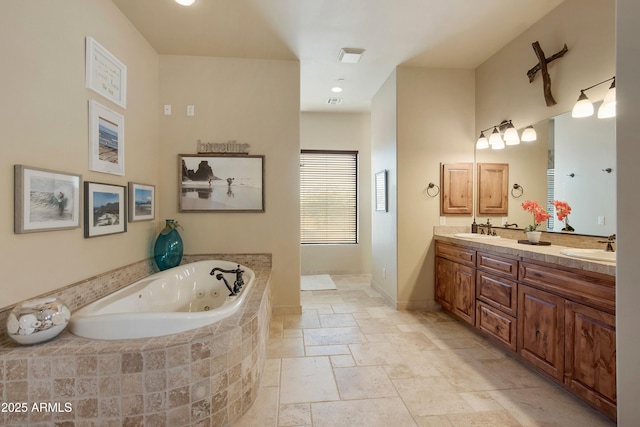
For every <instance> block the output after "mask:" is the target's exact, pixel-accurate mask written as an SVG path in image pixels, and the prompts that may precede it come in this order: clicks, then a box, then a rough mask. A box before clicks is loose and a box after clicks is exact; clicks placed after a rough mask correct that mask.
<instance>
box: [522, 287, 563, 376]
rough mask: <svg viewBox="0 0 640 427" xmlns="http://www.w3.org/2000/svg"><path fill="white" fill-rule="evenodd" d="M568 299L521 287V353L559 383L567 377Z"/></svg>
mask: <svg viewBox="0 0 640 427" xmlns="http://www.w3.org/2000/svg"><path fill="white" fill-rule="evenodd" d="M564 303H565V300H564V298H561V297H559V296H557V295H553V294H550V293H548V292H544V291H541V290H538V289H534V288H530V287H529V286H524V285H520V286H519V287H518V353H519V354H520V355H521V356H522V358H523V359H525V360H527V361H529V362H530V363H531V364H533V365H534V366H536V367H537V368H539V369H541V370H543V371H545V372H547V373H548V374H549V375H551V376H552V377H554V378H556V379H557V380H559V381H562V380H563V377H564Z"/></svg>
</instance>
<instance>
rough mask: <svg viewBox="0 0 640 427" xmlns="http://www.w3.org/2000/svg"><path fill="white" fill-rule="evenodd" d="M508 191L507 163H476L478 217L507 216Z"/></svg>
mask: <svg viewBox="0 0 640 427" xmlns="http://www.w3.org/2000/svg"><path fill="white" fill-rule="evenodd" d="M508 190H509V164H508V163H478V215H507V213H508V212H509V197H508V194H509V193H508Z"/></svg>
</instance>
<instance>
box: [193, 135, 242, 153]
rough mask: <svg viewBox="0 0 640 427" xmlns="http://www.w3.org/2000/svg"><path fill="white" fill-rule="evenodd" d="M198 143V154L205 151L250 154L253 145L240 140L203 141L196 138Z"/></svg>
mask: <svg viewBox="0 0 640 427" xmlns="http://www.w3.org/2000/svg"><path fill="white" fill-rule="evenodd" d="M196 143H197V145H198V147H197V151H198V154H203V153H229V154H249V148H251V146H250V145H249V144H246V143H239V142H238V141H235V140H233V141H227V142H202V140H200V139H198V140H196Z"/></svg>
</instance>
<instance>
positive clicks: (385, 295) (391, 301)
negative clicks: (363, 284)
mask: <svg viewBox="0 0 640 427" xmlns="http://www.w3.org/2000/svg"><path fill="white" fill-rule="evenodd" d="M371 287H372V288H373V289H374V290H375V291H377V292H378V293H379V294H380V295H381V296H382V299H384V301H385V302H386V303H387V304H389V305H390V306H391V307H395V306H396V304H397V303H398V302H397V301H396V299H395V298H393V297H392V296H391V295H389V294H388V293H387V292H385V290H384V289H382V288H381V287H380V286H378V285H377V284H376V283H375V282H374V281H373V280H372V281H371Z"/></svg>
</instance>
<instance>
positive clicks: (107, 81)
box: [85, 37, 127, 108]
mask: <svg viewBox="0 0 640 427" xmlns="http://www.w3.org/2000/svg"><path fill="white" fill-rule="evenodd" d="M85 55H86V58H85V59H86V64H85V68H86V76H85V83H86V87H87V88H89V89H91V90H93V91H95V92H97V93H99V94H100V95H102V96H104V97H105V98H107V99H108V100H110V101H112V102H114V103H115V104H117V105H119V106H121V107H122V108H127V67H126V66H125V65H124V64H123V63H122V62H120V61H119V60H118V58H116V57H115V56H113V55H112V54H111V52H109V51H108V50H107V49H105V48H104V47H103V46H102V45H101V44H100V43H98V42H97V41H96V40H95V39H94V38H93V37H87V40H86V54H85Z"/></svg>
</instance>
